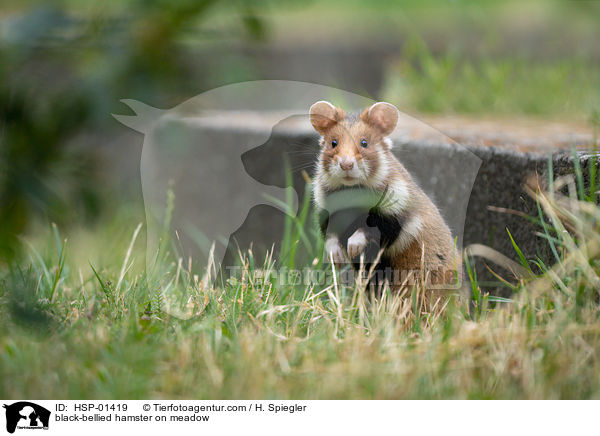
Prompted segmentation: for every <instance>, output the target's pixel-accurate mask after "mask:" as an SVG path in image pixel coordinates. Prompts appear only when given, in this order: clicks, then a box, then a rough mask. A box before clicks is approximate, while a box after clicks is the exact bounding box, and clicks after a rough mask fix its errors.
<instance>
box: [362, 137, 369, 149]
mask: <svg viewBox="0 0 600 436" xmlns="http://www.w3.org/2000/svg"><path fill="white" fill-rule="evenodd" d="M360 145H361V146H363V147H364V148H367V145H369V144H367V140H366V139H363V140H362V141H360Z"/></svg>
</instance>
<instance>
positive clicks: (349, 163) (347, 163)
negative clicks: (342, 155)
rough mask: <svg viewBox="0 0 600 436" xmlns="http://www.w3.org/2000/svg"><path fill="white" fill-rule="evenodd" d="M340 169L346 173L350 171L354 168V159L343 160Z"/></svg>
mask: <svg viewBox="0 0 600 436" xmlns="http://www.w3.org/2000/svg"><path fill="white" fill-rule="evenodd" d="M340 168H341V169H343V170H344V171H350V170H351V169H352V168H354V161H353V160H352V159H342V160H341V161H340Z"/></svg>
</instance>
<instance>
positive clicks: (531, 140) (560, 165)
mask: <svg viewBox="0 0 600 436" xmlns="http://www.w3.org/2000/svg"><path fill="white" fill-rule="evenodd" d="M282 120H283V121H282ZM426 121H427V122H426V123H423V122H422V121H420V120H416V119H415V118H411V117H409V116H405V115H403V116H402V117H401V120H400V127H399V129H397V131H396V132H395V134H394V135H393V136H392V138H393V140H394V153H395V154H396V156H397V157H398V158H399V159H400V161H401V162H403V164H404V165H405V166H406V167H407V168H408V169H409V171H410V172H411V174H413V176H414V177H415V179H416V180H417V181H418V183H419V184H420V185H421V186H422V187H423V189H424V190H425V191H426V192H427V193H428V194H429V195H430V196H431V197H432V198H433V199H434V201H435V203H436V204H437V205H438V207H439V208H440V210H441V212H442V214H443V215H444V216H445V218H446V219H447V220H448V222H449V223H450V226H451V228H452V230H453V232H454V233H455V235H460V234H461V233H462V228H459V227H461V225H462V223H464V239H463V240H462V242H463V244H462V245H463V246H467V245H469V244H472V243H483V244H486V245H489V246H491V247H493V248H495V249H497V250H499V251H500V252H502V253H504V254H506V255H508V256H509V257H512V258H516V255H515V253H514V250H513V248H512V245H511V242H510V239H509V238H508V235H507V233H506V229H509V230H510V232H511V234H512V235H513V237H514V238H515V240H516V241H517V242H518V244H519V246H520V247H521V249H522V250H523V251H524V253H525V254H526V256H528V257H530V258H534V257H536V256H540V257H541V258H542V259H548V260H551V259H550V253H549V250H548V248H547V244H546V243H545V242H544V240H542V239H540V238H539V237H537V236H536V235H535V233H536V231H539V230H540V229H538V228H537V227H536V226H535V225H533V224H531V223H529V222H528V221H527V220H526V219H525V218H523V217H522V216H518V215H515V214H510V213H506V212H499V211H498V210H497V209H493V208H494V207H495V208H503V209H508V210H515V211H519V212H524V213H526V214H529V215H534V216H535V215H537V208H536V204H535V201H534V200H533V199H531V198H529V197H528V196H527V195H526V194H525V192H524V190H523V184H524V182H525V180H526V179H527V178H528V177H529V176H530V175H533V174H536V173H537V174H538V175H539V176H540V177H541V178H542V179H546V178H547V174H548V162H549V157H551V159H552V161H553V166H554V174H555V175H558V174H565V173H569V172H572V169H573V161H572V157H571V156H572V153H571V151H570V147H572V146H576V148H577V149H578V151H579V153H580V158H581V159H582V160H583V163H584V166H585V165H587V162H588V160H586V159H584V158H583V155H584V154H585V151H586V150H589V149H591V148H592V141H593V135H592V132H591V130H590V129H589V128H586V126H584V125H577V124H565V123H544V122H541V121H534V122H532V121H514V122H512V121H508V120H505V121H502V122H497V121H496V122H492V121H489V120H488V121H485V120H479V121H477V120H467V119H461V118H456V117H453V118H449V117H446V118H427V119H426ZM187 122H189V123H192V124H193V125H195V126H196V127H195V128H198V129H201V130H205V129H206V130H211V131H219V130H222V131H227V132H229V134H231V135H234V136H235V135H237V137H238V138H239V139H240V141H243V140H244V139H243V138H244V137H245V136H247V135H257V134H259V135H260V136H263V137H269V139H268V140H267V141H266V142H265V144H264V145H262V146H260V147H258V148H257V149H256V151H250V152H248V153H246V154H245V155H243V156H242V160H243V161H244V165H245V168H246V170H247V171H248V172H249V174H250V175H251V176H253V177H255V178H256V179H258V180H259V181H261V182H262V183H264V184H267V185H278V186H284V179H283V177H284V176H283V173H282V170H283V165H281V166H280V168H273V165H272V162H273V159H274V154H276V153H279V152H281V151H282V150H283V149H284V148H285V147H286V146H289V145H290V144H291V145H293V147H292V148H294V147H296V148H295V149H300V150H302V151H306V152H308V153H301V155H302V156H305V157H303V158H301V159H300V160H296V161H295V162H292V168H294V167H298V168H301V169H304V170H306V172H307V173H308V174H309V175H310V174H311V171H312V170H311V167H310V165H308V164H309V163H310V162H311V160H314V157H315V156H316V154H317V152H318V146H317V135H316V134H315V133H314V132H313V130H312V128H311V127H310V125H309V123H308V121H307V119H306V117H305V116H292V114H282V113H277V114H273V113H263V114H260V113H250V112H248V113H244V112H236V113H215V114H212V115H211V116H209V117H205V118H203V119H201V120H200V119H196V120H195V119H193V118H190V119H188V120H187ZM273 126H275V127H273ZM432 127H437V128H439V130H437V129H435V128H432ZM455 140H458V141H455ZM473 155H474V156H476V157H477V158H479V159H480V162H479V163H480V164H481V166H480V167H478V168H477V165H476V164H477V162H475V161H474V160H473ZM264 156H269V157H270V159H265V158H264ZM275 159H277V158H275ZM463 162H464V164H463ZM463 171H464V172H473V174H476V177H475V179H474V183H473V184H472V191H469V189H470V188H469V187H465V186H453V183H455V180H456V181H458V182H456V183H463V184H464V183H468V181H469V180H468V178H466V179H462V181H461V178H460V177H459V176H460V175H461V174H460V173H461V172H463ZM294 184H295V185H297V186H296V188H297V191H298V193H299V198H300V201H301V197H302V195H303V187H302V186H301V185H303V184H304V179H303V176H302V174H300V171H296V172H294ZM464 192H467V193H470V195H469V196H468V198H462V196H464ZM490 207H492V208H490ZM464 208H466V217H464V215H461V212H462V213H463V214H464V212H465V211H464ZM460 209H463V210H462V211H461V210H460ZM252 214H253V215H254V216H253V217H249V221H248V222H247V224H248V226H249V228H251V229H252V231H251V232H250V233H249V234H250V235H254V236H255V237H257V238H259V237H260V234H261V232H262V231H263V230H261V226H260V225H256V223H263V224H264V222H265V220H269V217H268V214H267V215H264V214H262V213H261V212H260V211H259V210H254V211H253V212H252V213H251V215H252ZM461 216H463V218H461ZM461 219H462V220H463V221H462V222H461ZM252 222H254V223H255V224H252ZM263 228H264V227H263ZM267 228H268V231H269V232H271V233H272V232H273V231H275V232H277V231H278V230H280V229H281V228H282V223H281V222H272V223H270V225H268V226H267ZM242 233H243V232H242ZM247 234H248V233H247ZM238 236H239V237H238V238H237V240H238V241H243V240H244V238H243V236H242V234H241V233H240V234H239V235H238ZM234 237H235V235H234ZM460 242H461V241H460V237H459V243H460Z"/></svg>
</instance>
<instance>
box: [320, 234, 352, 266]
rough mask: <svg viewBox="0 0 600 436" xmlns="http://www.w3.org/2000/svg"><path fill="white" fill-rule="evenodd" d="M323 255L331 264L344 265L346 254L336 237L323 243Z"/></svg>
mask: <svg viewBox="0 0 600 436" xmlns="http://www.w3.org/2000/svg"><path fill="white" fill-rule="evenodd" d="M325 253H326V254H327V260H329V261H331V260H332V258H333V263H337V264H341V263H346V261H347V260H346V253H344V247H342V244H340V240H339V239H338V238H337V236H332V237H330V238H328V239H327V241H325Z"/></svg>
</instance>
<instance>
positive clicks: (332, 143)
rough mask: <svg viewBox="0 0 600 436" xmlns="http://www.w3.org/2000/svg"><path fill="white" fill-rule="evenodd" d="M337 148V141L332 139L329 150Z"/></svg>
mask: <svg viewBox="0 0 600 436" xmlns="http://www.w3.org/2000/svg"><path fill="white" fill-rule="evenodd" d="M335 147H337V139H334V140H333V141H331V148H335Z"/></svg>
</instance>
